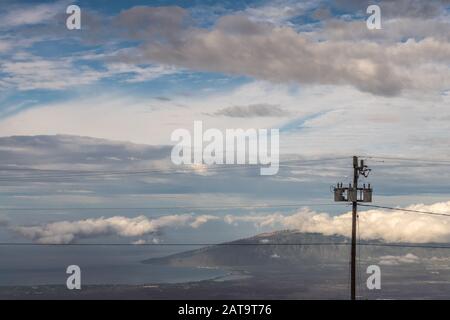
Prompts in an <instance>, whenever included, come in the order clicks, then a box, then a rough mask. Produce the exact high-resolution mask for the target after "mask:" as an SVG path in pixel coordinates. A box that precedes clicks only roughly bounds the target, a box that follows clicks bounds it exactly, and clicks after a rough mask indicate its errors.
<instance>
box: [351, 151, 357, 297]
mask: <svg viewBox="0 0 450 320" xmlns="http://www.w3.org/2000/svg"><path fill="white" fill-rule="evenodd" d="M358 177H359V167H358V157H353V191H352V192H354V197H352V200H353V201H352V249H351V293H350V299H351V300H356V215H357V214H358V201H357V200H358V198H357V192H358Z"/></svg>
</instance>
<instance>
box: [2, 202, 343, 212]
mask: <svg viewBox="0 0 450 320" xmlns="http://www.w3.org/2000/svg"><path fill="white" fill-rule="evenodd" d="M336 205H345V204H344V203H339V204H337V203H293V204H269V205H220V206H172V207H165V206H163V207H121V208H117V207H110V208H107V207H103V208H100V207H91V208H89V207H79V208H73V207H72V208H18V207H15V208H4V207H0V211H78V210H79V211H81V210H92V211H94V210H178V209H186V210H195V209H199V210H200V209H217V210H220V209H254V208H257V209H264V208H298V207H307V206H311V207H312V206H336Z"/></svg>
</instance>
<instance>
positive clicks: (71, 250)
mask: <svg viewBox="0 0 450 320" xmlns="http://www.w3.org/2000/svg"><path fill="white" fill-rule="evenodd" d="M188 249H189V248H186V247H182V248H181V247H159V246H158V247H145V246H125V247H76V246H74V247H63V246H61V247H59V246H54V247H51V246H50V247H46V246H44V247H40V246H32V247H26V246H25V247H21V246H18V247H2V248H0V286H19V285H24V286H30V285H42V284H52V285H57V284H61V285H65V283H66V279H67V277H68V275H67V274H66V268H67V266H69V265H72V264H75V265H78V266H79V267H80V268H81V279H82V285H83V284H84V285H89V284H130V285H138V284H151V283H180V282H189V281H200V280H205V279H212V278H216V277H221V276H225V275H226V272H225V271H223V270H219V269H204V268H175V267H167V266H157V265H149V264H143V263H141V261H142V260H145V259H148V258H152V257H160V256H165V255H168V254H171V253H175V252H180V251H185V250H188Z"/></svg>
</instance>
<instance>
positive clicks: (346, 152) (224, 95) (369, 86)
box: [0, 0, 450, 243]
mask: <svg viewBox="0 0 450 320" xmlns="http://www.w3.org/2000/svg"><path fill="white" fill-rule="evenodd" d="M373 3H377V4H378V5H379V6H380V8H381V26H382V28H381V29H380V30H369V29H368V28H367V25H366V19H367V18H368V16H369V14H367V13H366V9H367V7H368V6H369V2H367V1H352V0H336V1H323V0H307V1H290V0H274V1H267V0H265V1H264V0H256V1H206V0H204V1H200V0H198V1H101V0H97V1H65V0H64V1H9V0H6V1H5V0H4V1H2V6H1V8H0V137H2V138H0V140H1V141H0V147H1V148H0V152H1V153H2V158H3V159H7V162H6V163H4V165H5V166H9V167H11V166H25V165H26V166H27V167H29V168H34V169H39V170H43V169H45V170H49V169H52V170H56V169H68V168H69V169H70V168H72V169H74V168H76V169H78V170H82V169H86V170H87V169H92V170H94V169H95V170H99V169H114V170H118V169H142V168H147V167H148V165H150V167H152V168H168V167H171V164H170V163H169V160H168V158H167V151H168V150H169V149H168V147H167V146H168V145H170V144H172V143H173V142H171V140H170V136H171V133H172V132H173V131H174V130H175V129H178V128H186V129H188V130H192V128H193V123H194V121H196V120H202V121H203V123H204V126H205V128H218V129H221V130H225V129H226V128H277V129H279V130H280V147H281V159H280V160H281V161H287V160H289V159H292V158H294V159H320V158H329V157H335V158H339V157H348V159H350V158H349V157H350V156H351V155H363V156H366V157H367V158H369V157H370V156H384V157H426V158H428V159H448V158H450V148H449V139H448V132H449V130H450V108H449V107H450V42H449V39H450V19H449V17H450V3H449V2H448V1H446V0H440V1H439V0H435V1H416V0H412V1H406V0H398V1H390V0H385V1H375V2H373V1H371V2H370V4H373ZM71 4H76V5H78V6H79V7H80V8H81V30H68V29H67V28H66V19H67V17H68V15H67V14H66V8H67V7H68V6H69V5H71ZM40 135H65V136H60V138H54V139H51V138H32V137H33V136H40ZM11 136H29V137H30V138H29V139H28V140H27V139H25V138H21V137H14V138H8V137H11ZM80 136H82V137H91V138H95V139H105V140H95V139H93V140H90V139H88V138H85V139H84V140H83V139H82V138H78V137H80ZM106 140H108V141H109V142H105V141H106ZM111 141H114V142H111ZM43 146H45V148H44V147H43ZM89 146H96V147H95V148H93V150H90V149H89V150H90V151H89V150H88V151H86V153H83V151H80V150H81V149H82V148H89ZM43 148H44V149H43ZM84 150H87V149H84ZM77 157H78V158H77ZM345 161H348V162H349V164H350V160H345ZM345 161H338V162H337V163H336V162H333V163H332V164H331V165H330V164H326V165H324V164H322V163H320V164H314V165H311V166H303V167H297V168H292V167H291V168H286V169H282V170H281V171H280V174H279V175H277V176H274V177H270V178H267V179H265V180H258V181H257V182H256V181H255V179H253V178H251V177H248V176H246V175H245V174H242V173H239V174H236V175H234V176H232V177H224V176H225V174H221V173H215V174H214V173H211V175H208V173H207V172H206V173H205V172H193V173H192V174H190V175H188V176H186V177H179V176H178V175H173V176H163V177H161V176H158V177H152V178H147V179H144V178H142V179H134V180H133V181H128V180H127V181H126V183H123V184H122V185H120V186H117V185H114V183H109V182H95V181H94V182H92V181H90V180H89V179H87V180H89V181H87V180H83V181H77V182H73V181H72V182H70V183H69V182H65V183H67V185H66V186H65V185H64V184H63V183H60V184H58V185H57V186H56V185H54V184H53V183H51V182H48V181H46V182H40V184H39V183H35V182H33V183H30V184H28V185H25V186H24V185H21V184H20V181H19V182H17V183H14V182H13V181H12V180H9V181H7V183H6V186H2V187H1V188H2V190H3V191H4V192H3V195H1V196H0V198H1V200H2V202H3V203H4V204H5V205H8V206H20V205H25V206H30V207H32V206H48V205H50V206H55V207H58V206H64V205H68V206H77V205H78V206H80V205H81V206H86V205H94V206H95V205H97V206H101V205H103V206H108V204H109V205H112V206H120V205H121V204H122V206H124V205H125V204H127V205H129V206H138V205H145V204H148V203H149V202H148V201H147V199H145V201H144V200H142V199H143V198H144V197H146V196H148V197H150V198H152V201H151V203H152V204H158V205H160V204H165V205H167V204H170V203H174V201H175V202H176V203H179V204H181V205H187V204H193V203H194V204H197V205H198V204H199V203H200V204H205V203H212V204H214V203H224V202H227V203H249V202H251V201H253V202H254V201H255V199H256V200H257V202H258V203H266V202H269V201H283V202H295V201H304V202H307V201H312V200H314V201H316V202H323V201H325V199H327V197H329V198H331V195H330V194H328V192H327V191H328V188H329V185H330V184H332V183H336V182H337V181H340V180H345V179H349V178H348V176H349V172H348V170H349V164H347V163H346V162H345ZM371 165H372V166H373V167H374V169H376V170H374V172H376V174H377V176H376V177H373V178H371V179H372V180H371V181H373V182H374V183H377V188H378V190H377V192H378V194H377V195H378V199H381V200H383V201H385V203H388V204H391V205H402V206H410V205H416V206H424V207H423V208H425V209H426V208H429V207H427V206H431V207H430V208H434V209H436V210H439V211H445V210H447V208H448V207H449V206H450V204H449V202H447V201H449V200H450V199H449V192H450V190H449V187H448V183H447V181H448V176H449V174H448V173H447V172H448V167H441V166H433V167H432V166H429V165H423V166H414V165H411V164H408V166H405V164H404V163H401V162H393V163H390V162H385V163H381V162H377V161H373V162H372V163H371ZM146 166H147V167H146ZM247 174H249V173H247ZM374 174H375V173H374ZM323 190H325V192H323ZM111 195H114V197H115V199H111ZM163 195H164V196H167V195H170V196H173V197H176V199H175V200H173V199H171V200H168V201H165V200H162V199H164V197H163ZM136 199H138V200H136ZM433 206H434V207H433ZM421 208H422V207H421ZM345 211H346V210H345V209H344V210H340V209H336V208H333V209H331V208H330V210H328V208H316V207H315V208H311V209H305V208H303V209H300V210H299V211H291V212H266V211H265V212H262V213H261V212H259V211H254V212H251V214H250V216H249V215H248V212H232V213H229V212H225V213H223V212H222V214H219V215H218V214H217V213H216V212H200V213H199V212H188V213H186V214H187V215H182V216H179V215H176V214H175V215H173V214H172V215H171V214H167V215H164V217H163V218H159V219H162V220H158V219H156V220H152V219H150V218H149V217H148V216H147V215H146V214H145V212H144V213H143V212H122V213H120V214H117V213H116V212H109V213H102V214H103V216H101V215H97V216H94V214H93V213H92V212H87V213H79V212H78V213H76V214H74V213H68V212H59V216H56V215H55V214H53V213H52V214H49V213H40V214H34V215H31V214H28V215H27V214H24V213H21V214H18V215H15V216H14V217H12V216H11V213H6V214H5V217H4V218H2V219H3V220H0V225H3V226H5V227H6V228H3V229H5V230H4V231H3V233H2V234H0V237H2V238H3V239H10V238H11V237H17V238H18V239H21V240H23V239H25V240H29V241H37V242H55V241H56V242H62V243H66V242H72V241H78V240H80V239H85V238H91V237H92V238H97V237H101V236H109V235H114V236H118V237H121V238H126V239H127V241H128V240H129V241H154V238H157V236H155V234H157V233H158V232H159V230H160V229H164V228H168V227H174V228H187V229H195V231H196V232H197V231H198V230H203V231H202V232H204V234H206V233H207V232H209V233H210V236H211V237H214V236H216V237H217V239H218V238H219V237H222V238H220V239H221V240H222V239H228V238H231V237H234V236H242V235H247V234H251V233H256V232H257V231H258V232H259V231H266V230H268V229H271V228H272V229H273V228H286V227H289V226H293V225H295V226H296V228H299V229H301V230H305V231H319V232H324V233H330V232H331V233H339V234H346V233H347V231H348V230H347V229H346V228H345V227H343V225H344V224H342V225H341V221H345V222H346V221H347V220H346V219H347V218H348V216H347V215H345ZM227 214H231V216H230V217H228V218H226V216H227ZM284 214H286V215H287V216H286V217H285V216H284ZM340 214H344V215H343V216H338V217H341V218H336V219H338V220H335V218H333V217H336V215H340ZM371 214H373V221H372V220H371V221H372V223H373V224H372V226H373V228H372V229H371V231H370V232H368V233H364V235H366V236H367V237H372V238H373V237H375V238H377V237H378V238H383V239H386V240H389V241H419V242H420V241H422V242H424V241H431V240H433V241H448V240H449V239H450V229H447V228H446V227H445V226H442V223H441V220H433V219H432V220H430V221H429V220H423V221H422V220H420V221H416V220H413V221H410V220H408V219H409V218H408V217H406V216H400V217H399V216H396V219H397V220H395V219H394V221H398V223H397V224H395V223H393V224H391V225H389V226H387V225H386V224H385V223H384V222H383V221H386V218H385V214H387V213H386V212H384V211H380V210H378V211H377V210H374V211H372V213H371ZM158 215H161V212H158ZM280 215H281V216H280ZM300 216H301V217H302V218H300ZM239 217H240V218H239ZM87 219H93V220H87ZM292 219H294V220H295V221H296V223H292ZM405 219H406V220H405ZM369 220H370V219H369ZM369 220H367V221H369ZM2 221H3V222H2ZM317 221H319V222H320V223H316V222H317ZM377 222H379V223H377ZM239 223H241V224H242V223H244V224H246V225H250V226H252V229H245V230H246V231H245V232H244V231H242V232H241V231H239V232H238V231H230V230H229V229H226V230H227V231H226V232H229V233H226V232H225V231H221V232H223V236H222V235H219V234H220V232H219V231H217V230H225V229H223V227H221V225H226V226H227V227H229V226H234V225H236V224H239ZM363 223H364V222H363ZM366 223H369V222H366ZM383 223H384V224H383ZM404 223H411V228H410V229H407V230H406V229H405V230H404V232H399V231H395V230H398V228H397V226H398V225H402V224H404ZM421 223H422V224H421ZM213 224H217V225H218V226H216V227H211V225H213ZM415 224H418V225H415ZM205 225H208V226H210V227H209V228H210V229H209V231H208V230H204V229H206V228H204V229H202V227H204V226H205ZM219 225H220V226H219ZM345 225H347V224H345ZM423 225H433V226H435V228H431V229H430V232H429V233H427V234H426V235H423V237H418V235H417V234H416V232H415V230H416V229H415V228H419V227H421V226H423ZM327 226H329V228H331V229H328V227H327ZM375 226H376V227H375ZM61 230H63V231H61ZM136 230H140V231H136ZM211 230H215V231H217V232H219V233H217V232H213V231H211ZM330 230H331V231H330ZM175 236H177V235H174V237H175ZM190 236H192V237H195V233H192V234H191V235H190ZM155 241H159V240H155Z"/></svg>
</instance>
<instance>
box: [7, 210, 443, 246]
mask: <svg viewBox="0 0 450 320" xmlns="http://www.w3.org/2000/svg"><path fill="white" fill-rule="evenodd" d="M407 209H413V210H421V211H433V212H440V213H445V212H447V213H448V212H450V201H449V202H442V203H436V204H433V205H423V204H418V205H412V206H409V207H407ZM359 220H360V221H359V226H360V230H359V234H360V237H361V239H364V240H374V239H377V240H378V239H379V240H384V241H386V242H411V243H428V242H450V219H449V218H446V217H442V216H431V215H423V214H414V213H411V212H402V211H383V210H368V211H362V212H360V214H359ZM210 221H222V222H224V223H227V224H229V225H234V226H239V225H240V224H242V223H251V224H254V225H255V226H257V227H259V228H272V229H277V228H278V229H279V228H283V229H295V230H298V231H300V232H311V233H321V234H324V235H343V236H347V237H348V236H350V232H351V212H347V213H344V214H341V215H337V216H332V215H330V214H328V213H318V212H314V211H311V210H310V209H308V208H304V209H302V210H300V211H298V212H296V213H294V214H291V215H283V214H281V213H273V214H266V215H260V214H251V215H227V216H225V217H221V216H217V215H194V214H183V215H167V216H161V217H158V218H154V219H150V218H147V217H145V216H138V217H135V218H128V217H123V216H114V217H110V218H99V219H86V220H79V221H61V222H54V223H50V224H46V225H43V226H21V227H15V228H14V230H15V231H16V232H17V233H18V234H20V235H22V236H23V237H25V238H27V239H30V240H32V241H35V242H38V243H57V244H60V243H72V242H75V241H77V240H80V239H84V238H95V237H99V236H108V235H116V236H120V237H141V236H144V235H150V234H155V233H156V232H158V231H160V230H161V229H164V228H178V227H190V228H199V227H201V226H202V225H204V224H206V223H208V222H210ZM138 241H139V240H138ZM136 243H141V242H136Z"/></svg>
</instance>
